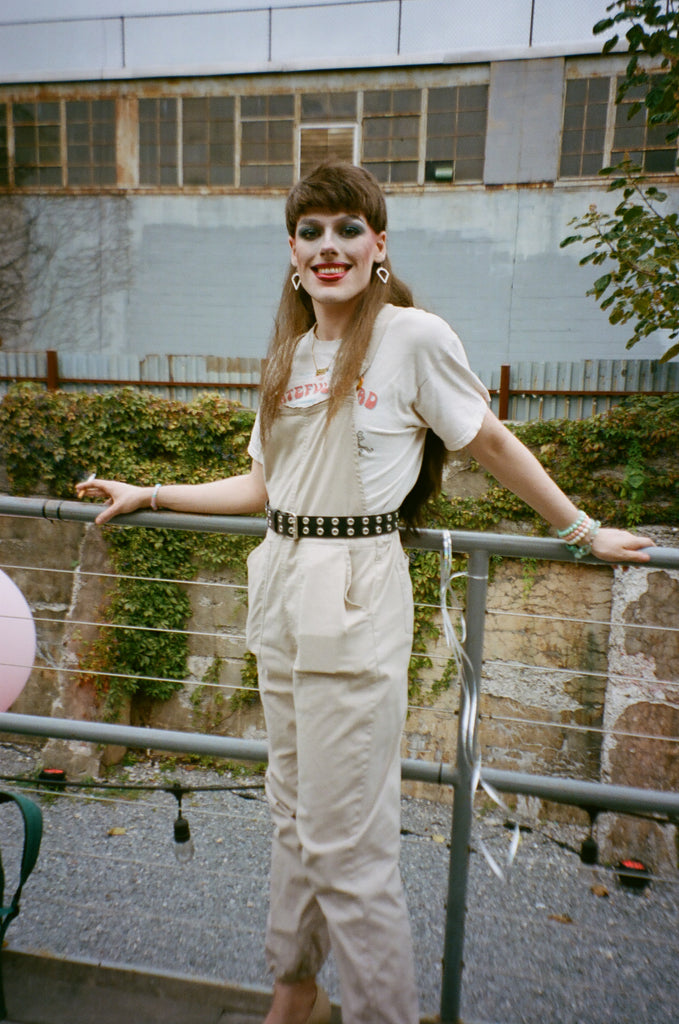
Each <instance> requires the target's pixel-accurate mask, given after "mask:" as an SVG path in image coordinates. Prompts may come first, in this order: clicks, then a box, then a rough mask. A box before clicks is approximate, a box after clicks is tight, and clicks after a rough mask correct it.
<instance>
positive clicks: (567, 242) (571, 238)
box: [559, 235, 582, 249]
mask: <svg viewBox="0 0 679 1024" xmlns="http://www.w3.org/2000/svg"><path fill="white" fill-rule="evenodd" d="M581 241H582V235H569V236H568V238H564V239H562V240H561V241H560V242H559V248H560V249H564V248H565V247H566V246H567V245H572V244H573V242H581Z"/></svg>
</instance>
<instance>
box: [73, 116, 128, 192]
mask: <svg viewBox="0 0 679 1024" xmlns="http://www.w3.org/2000/svg"><path fill="white" fill-rule="evenodd" d="M66 137H67V139H68V142H69V145H68V150H67V154H66V165H67V174H68V184H69V185H75V186H84V185H103V184H115V182H116V173H117V172H116V148H115V146H116V125H115V103H114V102H113V101H112V100H69V101H68V102H67V103H66Z"/></svg>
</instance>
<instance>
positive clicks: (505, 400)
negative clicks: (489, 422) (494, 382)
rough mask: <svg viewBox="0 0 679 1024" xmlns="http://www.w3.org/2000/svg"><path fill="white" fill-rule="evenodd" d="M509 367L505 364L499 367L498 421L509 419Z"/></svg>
mask: <svg viewBox="0 0 679 1024" xmlns="http://www.w3.org/2000/svg"><path fill="white" fill-rule="evenodd" d="M510 372H511V366H508V365H507V364H506V363H505V364H503V365H502V366H501V367H500V398H499V406H498V413H497V414H498V419H500V420H507V419H509V375H510Z"/></svg>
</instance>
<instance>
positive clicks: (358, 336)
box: [259, 161, 445, 527]
mask: <svg viewBox="0 0 679 1024" xmlns="http://www.w3.org/2000/svg"><path fill="white" fill-rule="evenodd" d="M313 210H316V211H318V210H322V211H323V212H328V213H348V214H353V215H361V216H363V217H365V219H366V221H367V223H368V224H369V225H370V227H371V228H372V229H373V231H374V232H375V233H376V234H379V233H380V232H381V231H386V228H387V206H386V202H385V198H384V193H383V192H382V189H381V188H380V185H379V182H378V181H377V179H376V178H375V177H374V175H372V174H371V173H370V172H369V171H366V170H365V169H364V168H362V167H356V166H355V165H353V164H348V163H343V162H339V161H337V162H336V161H329V162H326V163H322V164H320V165H319V166H318V167H316V168H315V170H313V171H312V172H311V173H310V174H308V175H307V176H306V177H305V178H302V179H301V180H300V181H298V182H297V184H296V185H295V186H294V187H293V188H292V190H291V191H290V193H289V195H288V198H287V202H286V204H285V223H286V227H287V229H288V234H289V235H290V237H291V238H293V237H294V235H295V232H296V230H297V222H298V221H299V219H300V217H302V216H303V215H304V214H306V213H309V212H311V211H313ZM378 266H381V267H384V268H385V269H386V270H388V271H389V279H388V281H387V283H386V284H384V283H383V282H382V280H381V279H380V278H379V277H378V276H377V274H376V270H377V267H378ZM385 303H391V304H392V305H394V306H412V305H414V303H413V296H412V293H411V291H410V288H408V286H407V285H406V284H404V283H403V281H400V280H399V279H398V278H397V277H396V275H395V274H394V273H393V271H392V269H391V263H390V261H389V257H388V256H387V257H386V258H385V260H384V262H383V263H381V264H375V265H374V266H373V270H372V275H371V278H370V283H369V284H368V287H367V288H366V290H365V291H364V292H363V294H362V296H361V298H360V301H359V302H358V303H357V305H356V308H355V310H354V313H353V316H352V318H351V321H350V323H349V326H348V328H347V329H346V331H345V333H344V336H343V338H342V344H341V346H340V348H339V351H338V353H337V357H336V359H335V363H334V366H333V371H332V376H331V380H330V389H329V392H328V414H327V420H326V422H327V423H330V422H331V420H332V417H333V416H334V414H335V413H336V412H337V409H338V408H339V406H340V404H341V402H342V400H343V399H344V398H345V397H346V396H347V395H349V394H350V393H351V392H352V390H353V389H354V388H355V386H356V381H357V380H358V377H359V375H360V371H361V366H362V363H363V360H364V358H365V354H366V352H367V350H368V345H369V344H370V338H371V336H372V331H373V327H374V324H375V318H376V317H377V314H378V313H379V311H380V310H381V309H382V307H383V306H384V304H385ZM315 321H316V316H315V313H314V308H313V305H312V302H311V298H310V297H309V295H308V294H307V292H306V291H305V290H304V288H302V287H300V288H299V289H298V290H295V288H294V287H293V284H292V274H291V272H290V270H289V269H288V270H287V271H286V276H285V281H284V284H283V291H282V294H281V300H280V303H279V306H278V312H277V314H276V319H275V323H274V331H273V335H272V339H271V344H270V346H269V353H268V357H267V364H266V369H265V372H264V376H263V379H262V387H261V394H260V405H259V415H260V426H261V435H262V441H263V443H266V439H267V437H268V435H269V432H270V430H271V426H272V424H273V421H274V419H275V418H276V416H277V415H278V412H279V409H280V406H281V401H282V398H283V395H284V393H285V391H286V388H287V386H288V381H289V379H290V373H291V370H292V362H293V358H294V355H295V350H296V348H297V345H298V343H299V341H300V339H301V338H302V337H303V336H304V335H305V334H306V332H307V331H308V330H310V329H311V327H313V325H314V323H315ZM444 458H445V448H444V445H443V442H442V441H441V439H440V438H439V437H437V436H436V434H434V433H433V431H431V430H428V431H427V437H426V440H425V449H424V457H423V463H422V468H421V470H420V475H419V477H418V480H417V483H416V484H415V486H414V487H413V489H412V490H411V492H410V494H409V495H408V496H407V498H406V499H405V501H404V502H403V504H402V506H401V514H402V517H403V519H404V521H405V522H406V524H407V525H409V526H410V527H415V526H416V525H419V524H420V522H421V518H422V507H423V505H424V503H425V502H426V501H427V499H428V498H429V497H431V496H432V495H434V494H436V493H438V491H439V490H440V488H441V474H442V470H443V461H444Z"/></svg>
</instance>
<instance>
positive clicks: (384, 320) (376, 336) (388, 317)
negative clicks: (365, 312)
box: [361, 303, 401, 377]
mask: <svg viewBox="0 0 679 1024" xmlns="http://www.w3.org/2000/svg"><path fill="white" fill-rule="evenodd" d="M400 310H401V307H400V306H392V305H391V304H390V303H385V305H384V306H382V309H381V310H380V311H379V313H378V314H377V316H376V317H375V325H374V327H373V333H372V337H371V339H370V344H369V345H368V349H367V351H366V353H365V356H364V357H363V362H362V364H361V377H365V375H366V373H367V372H368V370H369V369H370V366H371V364H372V361H373V359H374V358H375V355H376V353H377V350H378V348H379V347H380V345H381V344H382V339H383V337H384V335H385V334H386V333H387V328H388V326H389V324H390V323H391V321H392V320H393V319H394V317H395V316H396V314H397V313H398V312H400Z"/></svg>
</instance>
